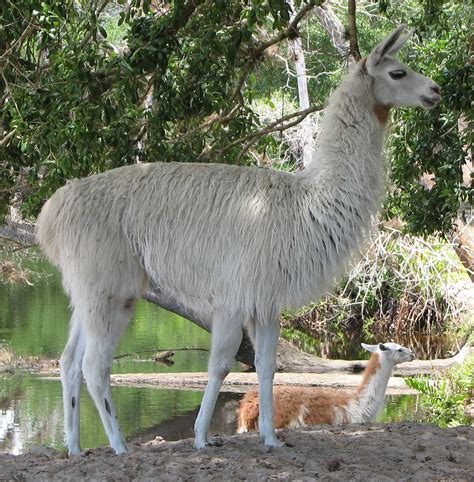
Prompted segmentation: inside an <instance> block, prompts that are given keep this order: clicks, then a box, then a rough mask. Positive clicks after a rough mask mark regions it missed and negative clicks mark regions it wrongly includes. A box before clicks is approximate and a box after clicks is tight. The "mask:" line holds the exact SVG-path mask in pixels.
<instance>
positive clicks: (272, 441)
mask: <svg viewBox="0 0 474 482" xmlns="http://www.w3.org/2000/svg"><path fill="white" fill-rule="evenodd" d="M263 443H264V445H265V447H268V448H271V447H276V448H280V447H284V446H285V445H286V444H285V442H281V441H280V440H278V439H277V438H276V437H271V438H270V437H268V438H266V439H263Z"/></svg>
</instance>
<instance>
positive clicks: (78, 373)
mask: <svg viewBox="0 0 474 482" xmlns="http://www.w3.org/2000/svg"><path fill="white" fill-rule="evenodd" d="M83 356H84V338H83V336H82V334H81V327H80V322H79V321H78V320H77V319H75V317H74V316H73V318H72V320H71V332H70V334H69V339H68V342H67V344H66V347H65V349H64V351H63V353H62V355H61V360H60V367H61V384H62V387H63V405H64V432H65V436H66V445H67V448H68V453H69V455H79V454H80V453H81V446H80V433H79V427H80V396H81V395H80V393H81V385H82V367H81V365H82V358H83Z"/></svg>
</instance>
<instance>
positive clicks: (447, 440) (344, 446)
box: [0, 423, 474, 482]
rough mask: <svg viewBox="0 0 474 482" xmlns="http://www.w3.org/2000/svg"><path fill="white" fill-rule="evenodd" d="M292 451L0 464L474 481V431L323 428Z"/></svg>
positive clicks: (138, 474)
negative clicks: (473, 479) (473, 475)
mask: <svg viewBox="0 0 474 482" xmlns="http://www.w3.org/2000/svg"><path fill="white" fill-rule="evenodd" d="M280 437H282V438H283V439H284V440H285V442H286V443H287V444H288V446H285V447H283V448H280V449H271V450H267V449H265V448H264V447H263V446H262V445H261V444H260V442H259V440H258V436H257V435H256V434H245V435H235V436H229V437H227V436H226V437H218V440H219V442H221V443H222V446H220V447H207V448H205V449H203V450H199V451H196V450H194V449H193V447H192V440H191V439H186V440H181V441H179V442H164V441H161V440H159V439H157V440H155V441H151V442H148V443H146V444H142V445H136V446H133V447H132V449H133V452H132V453H130V454H125V455H120V456H117V455H114V454H112V452H111V451H110V449H108V448H99V449H93V450H88V451H86V452H85V453H84V455H82V456H79V457H72V458H70V459H68V458H66V456H65V454H64V453H61V452H58V451H56V450H53V449H48V448H44V447H39V448H36V449H34V450H32V451H31V452H30V453H28V454H25V455H20V456H17V457H15V456H7V455H1V456H0V467H1V475H0V478H1V479H2V480H4V479H9V480H32V481H33V480H35V481H36V480H40V479H47V480H79V479H81V480H90V479H95V480H114V481H116V480H132V479H154V480H162V481H174V480H193V481H194V480H198V481H204V480H216V481H217V480H218V481H222V480H252V481H253V480H273V479H279V480H305V481H311V480H321V479H322V480H340V481H348V480H356V481H378V482H379V481H389V480H420V481H421V480H441V479H444V480H448V479H449V480H466V481H467V480H472V474H473V473H474V457H473V456H472V454H473V453H474V428H472V427H456V428H450V429H440V428H437V427H435V426H432V425H421V424H413V423H410V424H391V425H378V424H371V425H354V426H350V427H345V428H334V427H328V426H320V427H316V428H311V429H306V430H285V431H282V432H281V433H280Z"/></svg>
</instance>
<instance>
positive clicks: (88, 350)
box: [82, 303, 132, 454]
mask: <svg viewBox="0 0 474 482" xmlns="http://www.w3.org/2000/svg"><path fill="white" fill-rule="evenodd" d="M131 315H132V313H131V310H130V307H128V308H119V307H118V306H113V305H112V303H108V304H107V305H105V306H103V307H102V308H101V310H100V312H99V313H97V312H96V313H95V317H94V318H91V320H90V324H89V325H88V327H87V331H86V343H85V352H84V358H83V362H82V371H83V373H84V378H85V380H86V384H87V389H88V390H89V393H90V395H91V397H92V399H93V400H94V403H95V406H96V407H97V410H98V412H99V415H100V418H101V420H102V424H103V426H104V429H105V432H106V434H107V437H108V438H109V442H110V446H111V447H112V448H113V449H114V450H115V452H116V453H117V454H120V453H124V452H127V451H128V448H127V445H126V443H125V438H124V436H123V434H122V432H121V430H120V427H119V423H118V419H117V415H116V411H115V407H114V404H113V402H112V396H111V390H110V366H111V364H112V357H113V354H114V351H115V347H116V345H117V342H118V340H119V338H120V335H121V334H122V331H123V329H124V328H125V327H126V325H127V324H128V322H129V321H130V318H131Z"/></svg>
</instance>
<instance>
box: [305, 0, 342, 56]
mask: <svg viewBox="0 0 474 482" xmlns="http://www.w3.org/2000/svg"><path fill="white" fill-rule="evenodd" d="M314 11H315V13H316V16H317V17H318V19H319V23H320V24H321V26H322V27H323V28H324V30H326V33H327V34H328V36H329V38H330V39H331V43H332V44H333V46H334V48H335V49H336V50H337V52H338V54H339V55H340V56H341V57H343V58H348V57H349V52H350V44H349V40H347V38H346V29H345V28H344V25H343V24H342V22H341V21H340V20H339V18H338V17H337V15H336V14H335V13H334V12H333V11H332V9H331V6H330V5H329V0H327V1H326V2H324V3H323V4H322V5H321V6H320V7H316V8H315V10H314Z"/></svg>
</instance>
